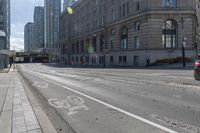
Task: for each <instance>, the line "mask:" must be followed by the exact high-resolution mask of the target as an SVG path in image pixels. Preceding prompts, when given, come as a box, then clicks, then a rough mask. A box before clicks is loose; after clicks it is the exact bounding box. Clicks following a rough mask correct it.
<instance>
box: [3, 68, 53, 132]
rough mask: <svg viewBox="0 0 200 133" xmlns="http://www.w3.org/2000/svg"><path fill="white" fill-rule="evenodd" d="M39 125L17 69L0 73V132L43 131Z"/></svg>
mask: <svg viewBox="0 0 200 133" xmlns="http://www.w3.org/2000/svg"><path fill="white" fill-rule="evenodd" d="M43 115H44V113H43ZM47 123H48V122H47ZM41 127H42V126H41V124H40V123H39V121H38V118H37V117H36V113H35V112H34V108H33V106H32V105H31V102H30V101H29V96H28V95H27V92H26V89H25V88H24V86H23V84H22V82H21V80H20V77H19V75H18V73H17V71H16V70H15V69H12V68H11V70H10V72H9V73H0V132H1V133H44V131H43V130H42V128H41ZM52 132H53V133H54V132H55V130H54V131H52Z"/></svg>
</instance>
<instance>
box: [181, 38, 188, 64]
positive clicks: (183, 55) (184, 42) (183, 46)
mask: <svg viewBox="0 0 200 133" xmlns="http://www.w3.org/2000/svg"><path fill="white" fill-rule="evenodd" d="M186 41H187V38H186V37H184V38H183V43H182V59H183V67H186V63H185V47H186Z"/></svg>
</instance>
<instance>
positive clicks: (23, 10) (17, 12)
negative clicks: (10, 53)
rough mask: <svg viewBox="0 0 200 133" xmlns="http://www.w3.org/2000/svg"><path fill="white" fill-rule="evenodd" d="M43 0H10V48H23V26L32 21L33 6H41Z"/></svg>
mask: <svg viewBox="0 0 200 133" xmlns="http://www.w3.org/2000/svg"><path fill="white" fill-rule="evenodd" d="M43 1H44V0H11V39H10V42H11V49H13V47H14V46H16V47H18V48H24V26H25V24H26V23H27V22H32V21H33V12H34V7H35V6H39V5H40V6H43Z"/></svg>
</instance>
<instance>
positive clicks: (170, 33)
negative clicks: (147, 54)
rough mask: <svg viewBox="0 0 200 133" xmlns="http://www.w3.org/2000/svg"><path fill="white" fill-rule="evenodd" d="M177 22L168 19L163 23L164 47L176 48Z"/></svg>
mask: <svg viewBox="0 0 200 133" xmlns="http://www.w3.org/2000/svg"><path fill="white" fill-rule="evenodd" d="M176 32H177V23H176V22H175V21H174V20H166V21H165V22H164V24H163V34H162V45H163V47H164V48H175V47H176V43H177V33H176Z"/></svg>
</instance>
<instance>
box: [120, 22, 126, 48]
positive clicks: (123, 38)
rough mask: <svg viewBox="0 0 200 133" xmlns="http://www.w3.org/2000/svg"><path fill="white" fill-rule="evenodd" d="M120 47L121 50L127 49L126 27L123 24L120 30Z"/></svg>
mask: <svg viewBox="0 0 200 133" xmlns="http://www.w3.org/2000/svg"><path fill="white" fill-rule="evenodd" d="M120 48H121V50H127V49H128V28H127V27H125V26H124V27H123V28H122V30H121V42H120Z"/></svg>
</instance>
